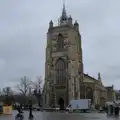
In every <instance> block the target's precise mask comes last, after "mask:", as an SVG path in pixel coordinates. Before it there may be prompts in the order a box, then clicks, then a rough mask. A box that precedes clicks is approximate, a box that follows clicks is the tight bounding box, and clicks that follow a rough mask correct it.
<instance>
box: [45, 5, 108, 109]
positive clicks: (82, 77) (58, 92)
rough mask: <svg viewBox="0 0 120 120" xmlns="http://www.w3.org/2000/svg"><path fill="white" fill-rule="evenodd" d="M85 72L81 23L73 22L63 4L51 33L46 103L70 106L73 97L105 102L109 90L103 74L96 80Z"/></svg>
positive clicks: (96, 102)
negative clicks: (103, 81)
mask: <svg viewBox="0 0 120 120" xmlns="http://www.w3.org/2000/svg"><path fill="white" fill-rule="evenodd" d="M83 71H84V70H83V60H82V46H81V34H80V31H79V24H78V22H77V21H75V23H74V24H73V20H72V18H71V16H69V17H68V16H67V14H66V10H65V6H63V11H62V15H61V17H60V20H59V21H58V25H57V26H54V25H53V22H52V21H50V23H49V28H48V32H47V46H46V62H45V88H44V101H45V103H44V104H45V105H47V106H56V105H60V103H62V104H63V105H64V107H66V106H67V105H68V104H69V102H70V101H71V100H73V99H80V98H81V99H82V98H88V99H91V100H92V103H93V104H94V105H96V104H99V105H104V103H105V101H106V99H107V98H106V97H107V93H106V88H105V87H104V85H103V84H102V81H101V77H100V73H99V74H98V79H95V78H93V77H91V76H89V75H87V74H84V72H83Z"/></svg>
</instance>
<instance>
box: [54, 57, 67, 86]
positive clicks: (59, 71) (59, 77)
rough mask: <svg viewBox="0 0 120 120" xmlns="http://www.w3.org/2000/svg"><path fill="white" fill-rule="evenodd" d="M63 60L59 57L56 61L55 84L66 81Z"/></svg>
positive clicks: (61, 83)
mask: <svg viewBox="0 0 120 120" xmlns="http://www.w3.org/2000/svg"><path fill="white" fill-rule="evenodd" d="M65 68H66V67H65V61H64V60H63V59H62V58H59V59H58V60H57V61H56V65H55V72H56V84H57V85H63V84H65V83H66V75H65Z"/></svg>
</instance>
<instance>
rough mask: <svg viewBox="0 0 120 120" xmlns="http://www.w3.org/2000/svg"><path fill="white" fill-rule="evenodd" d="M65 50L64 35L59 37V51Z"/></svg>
mask: <svg viewBox="0 0 120 120" xmlns="http://www.w3.org/2000/svg"><path fill="white" fill-rule="evenodd" d="M63 49H64V37H63V35H62V34H59V35H58V36H57V51H62V50H63Z"/></svg>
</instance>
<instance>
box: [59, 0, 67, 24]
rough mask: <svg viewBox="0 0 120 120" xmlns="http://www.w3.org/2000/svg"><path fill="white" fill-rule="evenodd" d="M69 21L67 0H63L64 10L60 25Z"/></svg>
mask: <svg viewBox="0 0 120 120" xmlns="http://www.w3.org/2000/svg"><path fill="white" fill-rule="evenodd" d="M67 20H68V16H67V13H66V8H65V0H63V9H62V16H61V17H60V23H66V22H67Z"/></svg>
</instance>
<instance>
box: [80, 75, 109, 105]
mask: <svg viewBox="0 0 120 120" xmlns="http://www.w3.org/2000/svg"><path fill="white" fill-rule="evenodd" d="M83 83H84V84H82V86H84V87H83V88H82V89H81V93H82V96H83V95H84V96H85V97H82V96H81V98H87V99H91V100H92V104H94V105H100V106H103V105H104V104H105V102H106V99H107V94H106V88H105V87H104V85H103V84H102V80H101V79H100V77H99V74H98V79H95V78H93V77H91V76H89V75H88V74H84V81H83ZM83 89H85V90H83Z"/></svg>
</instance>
